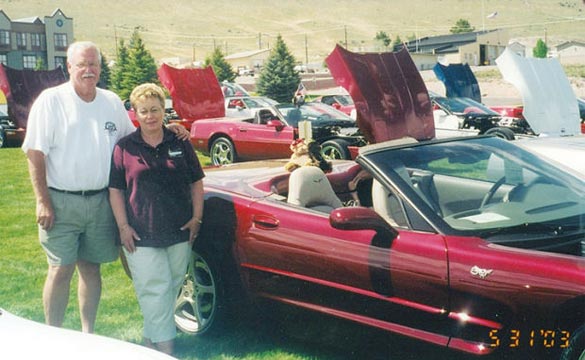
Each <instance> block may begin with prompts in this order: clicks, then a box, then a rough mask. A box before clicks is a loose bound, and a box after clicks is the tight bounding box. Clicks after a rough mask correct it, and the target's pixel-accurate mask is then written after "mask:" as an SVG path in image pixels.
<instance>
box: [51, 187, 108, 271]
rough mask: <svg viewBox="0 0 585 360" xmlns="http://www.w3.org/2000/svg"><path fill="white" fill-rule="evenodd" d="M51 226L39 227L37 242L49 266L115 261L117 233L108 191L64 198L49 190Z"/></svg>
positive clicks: (58, 193)
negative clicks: (52, 216)
mask: <svg viewBox="0 0 585 360" xmlns="http://www.w3.org/2000/svg"><path fill="white" fill-rule="evenodd" d="M49 194H50V196H51V202H52V204H53V209H54V211H55V224H54V225H53V227H52V228H51V229H50V230H49V231H45V230H43V229H42V228H41V227H40V226H39V239H40V242H41V245H42V247H43V249H44V250H45V252H46V254H47V261H48V262H49V264H50V265H54V266H62V265H71V264H74V263H76V262H77V260H85V261H88V262H91V263H96V264H101V263H106V262H111V261H114V260H116V259H117V258H118V247H117V246H116V236H117V235H118V229H117V227H116V224H115V221H114V215H113V213H112V208H111V207H110V202H109V198H108V191H107V190H106V191H103V192H101V193H99V194H97V195H92V196H81V195H73V194H64V193H61V192H57V191H54V190H50V189H49Z"/></svg>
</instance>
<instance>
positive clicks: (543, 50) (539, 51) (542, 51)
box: [532, 39, 548, 59]
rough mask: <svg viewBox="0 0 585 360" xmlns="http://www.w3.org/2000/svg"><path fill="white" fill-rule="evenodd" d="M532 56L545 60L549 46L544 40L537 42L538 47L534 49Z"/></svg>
mask: <svg viewBox="0 0 585 360" xmlns="http://www.w3.org/2000/svg"><path fill="white" fill-rule="evenodd" d="M532 56H534V57H535V58H541V59H544V58H546V57H547V56H548V46H546V43H545V42H544V41H542V39H538V40H536V46H535V47H534V49H532Z"/></svg>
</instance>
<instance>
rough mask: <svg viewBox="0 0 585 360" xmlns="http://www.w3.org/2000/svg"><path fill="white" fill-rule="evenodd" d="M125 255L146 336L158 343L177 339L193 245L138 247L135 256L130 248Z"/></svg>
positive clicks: (186, 243) (183, 243)
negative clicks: (178, 305) (178, 301)
mask: <svg viewBox="0 0 585 360" xmlns="http://www.w3.org/2000/svg"><path fill="white" fill-rule="evenodd" d="M124 253H125V254H126V259H127V261H128V267H129V268H130V272H131V273H132V283H133V284H134V290H135V291H136V297H137V298H138V304H139V305H140V309H141V310H142V315H143V317H144V330H143V335H144V337H145V338H147V339H150V340H151V341H152V342H154V343H158V342H162V341H169V340H172V339H174V338H175V337H176V336H177V329H176V327H175V319H174V311H175V300H176V299H177V295H178V293H179V289H180V287H181V284H182V283H183V280H184V278H185V272H186V271H187V266H188V264H189V256H190V255H191V248H190V247H189V243H188V242H182V243H179V244H175V245H173V246H169V247H164V248H153V247H142V246H137V247H136V251H135V252H134V253H132V254H130V253H128V252H127V251H126V249H124Z"/></svg>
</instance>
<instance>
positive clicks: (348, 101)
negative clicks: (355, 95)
mask: <svg viewBox="0 0 585 360" xmlns="http://www.w3.org/2000/svg"><path fill="white" fill-rule="evenodd" d="M335 100H337V102H338V103H340V104H341V105H343V106H348V105H353V99H352V98H351V96H349V95H337V96H335Z"/></svg>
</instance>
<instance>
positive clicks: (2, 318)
mask: <svg viewBox="0 0 585 360" xmlns="http://www.w3.org/2000/svg"><path fill="white" fill-rule="evenodd" d="M0 342H1V343H2V346H1V347H0V357H1V358H2V359H46V360H78V359H86V360H101V359H126V360H172V359H175V358H174V357H171V356H169V355H166V354H164V353H162V352H160V351H156V350H152V349H149V348H146V347H144V346H140V345H136V344H132V343H129V342H125V341H121V340H117V339H112V338H107V337H104V336H100V335H94V334H87V333H82V332H79V331H74V330H69V329H63V328H58V327H54V326H49V325H45V324H41V323H38V322H35V321H31V320H27V319H24V318H22V317H20V316H17V315H14V314H11V313H10V312H8V311H6V310H4V309H1V308H0Z"/></svg>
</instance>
